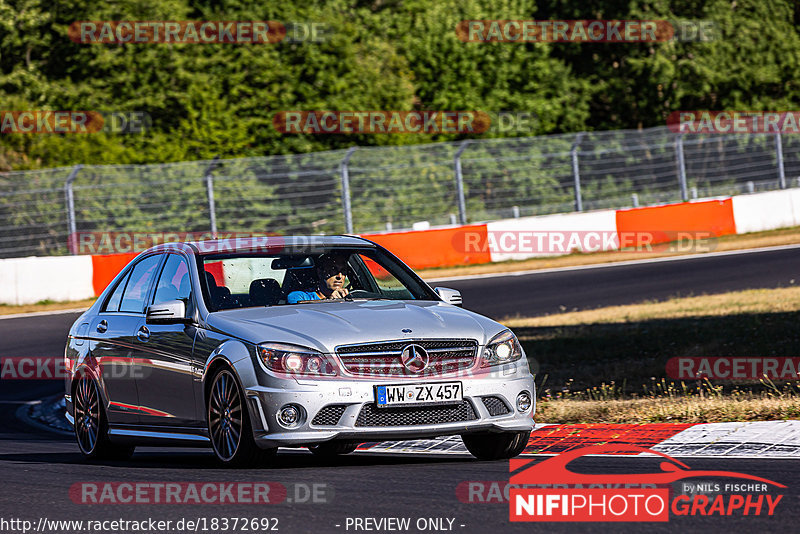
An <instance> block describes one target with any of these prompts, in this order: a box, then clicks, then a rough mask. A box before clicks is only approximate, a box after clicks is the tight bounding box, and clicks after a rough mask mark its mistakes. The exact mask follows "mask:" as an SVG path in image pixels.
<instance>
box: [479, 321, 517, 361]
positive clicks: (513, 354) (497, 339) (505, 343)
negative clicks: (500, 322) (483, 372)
mask: <svg viewBox="0 0 800 534" xmlns="http://www.w3.org/2000/svg"><path fill="white" fill-rule="evenodd" d="M520 358H522V346H521V345H520V344H519V340H517V336H515V335H514V333H513V332H511V330H504V331H503V332H500V333H499V334H497V335H496V336H494V337H493V338H492V339H491V340H490V341H489V343H487V344H486V347H485V348H484V349H483V355H482V356H481V367H490V366H492V365H502V364H504V363H509V362H514V361H517V360H519V359H520Z"/></svg>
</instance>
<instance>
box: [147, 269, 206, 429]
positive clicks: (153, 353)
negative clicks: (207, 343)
mask: <svg viewBox="0 0 800 534" xmlns="http://www.w3.org/2000/svg"><path fill="white" fill-rule="evenodd" d="M193 298H194V297H193V295H192V283H191V271H190V270H189V264H188V261H187V259H186V258H185V257H184V256H183V255H181V254H179V253H170V254H168V255H167V259H166V261H165V262H164V264H163V267H162V268H161V272H160V274H159V277H158V281H157V283H156V285H155V290H154V291H153V295H152V297H151V298H150V301H149V305H153V304H159V303H162V302H166V301H169V300H183V301H184V302H185V303H186V304H187V306H186V309H187V313H189V314H190V313H191V311H192V310H193ZM196 332H197V328H196V326H195V325H193V324H151V323H148V322H147V320H146V317H141V318H140V320H139V322H138V324H137V325H136V333H135V336H134V340H133V344H134V346H135V353H136V359H137V361H138V362H140V363H141V365H142V371H141V373H140V375H141V376H140V378H138V384H139V387H138V389H139V404H140V405H141V411H140V421H141V422H142V423H143V424H148V425H156V426H187V425H188V426H193V425H194V426H196V425H199V424H200V422H199V421H198V416H197V411H196V409H195V398H194V397H195V396H194V373H193V366H192V348H193V344H194V336H195V333H196Z"/></svg>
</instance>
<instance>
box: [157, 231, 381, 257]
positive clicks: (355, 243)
mask: <svg viewBox="0 0 800 534" xmlns="http://www.w3.org/2000/svg"><path fill="white" fill-rule="evenodd" d="M375 246H376V245H375V243H373V242H372V241H368V240H366V239H364V238H362V237H358V236H348V235H331V236H325V235H293V236H263V237H249V236H248V237H232V238H227V239H208V240H205V241H188V242H178V243H162V244H160V245H156V246H154V247H151V248H150V249H148V252H165V251H168V250H182V251H184V252H187V253H189V254H196V255H199V256H206V255H211V254H231V253H233V254H235V253H237V252H241V253H248V252H270V253H276V252H281V251H282V250H286V249H289V250H290V251H291V252H292V253H308V254H313V253H321V252H322V251H321V250H319V247H361V248H364V247H368V248H375Z"/></svg>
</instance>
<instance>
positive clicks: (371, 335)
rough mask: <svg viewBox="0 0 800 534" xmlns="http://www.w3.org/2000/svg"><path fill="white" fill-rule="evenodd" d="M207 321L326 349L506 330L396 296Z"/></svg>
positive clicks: (232, 331) (249, 337) (263, 338)
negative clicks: (394, 298) (355, 344)
mask: <svg viewBox="0 0 800 534" xmlns="http://www.w3.org/2000/svg"><path fill="white" fill-rule="evenodd" d="M207 322H208V324H209V326H210V327H211V328H213V329H215V330H219V331H221V332H223V333H225V334H227V335H230V336H233V337H237V338H239V339H244V340H246V341H250V342H251V343H263V342H278V343H293V344H296V345H303V346H306V347H311V348H315V349H317V350H319V351H322V352H327V353H332V352H333V351H334V347H336V346H338V345H348V344H352V343H365V342H372V341H388V340H396V339H420V338H469V339H475V340H477V341H478V343H479V344H480V345H484V344H486V342H487V341H488V340H489V339H490V338H491V337H492V336H494V335H496V334H497V333H499V332H501V331H503V330H505V328H506V327H504V326H503V325H501V324H500V323H498V322H496V321H493V320H491V319H489V318H487V317H484V316H482V315H478V314H477V313H474V312H471V311H468V310H464V309H462V308H458V307H456V306H453V305H451V304H446V303H443V302H433V301H399V300H392V301H387V300H373V301H354V302H344V301H341V302H320V303H308V304H295V305H285V306H271V307H266V308H246V309H239V310H226V311H220V312H215V313H211V314H209V315H208V318H207ZM403 330H411V332H403Z"/></svg>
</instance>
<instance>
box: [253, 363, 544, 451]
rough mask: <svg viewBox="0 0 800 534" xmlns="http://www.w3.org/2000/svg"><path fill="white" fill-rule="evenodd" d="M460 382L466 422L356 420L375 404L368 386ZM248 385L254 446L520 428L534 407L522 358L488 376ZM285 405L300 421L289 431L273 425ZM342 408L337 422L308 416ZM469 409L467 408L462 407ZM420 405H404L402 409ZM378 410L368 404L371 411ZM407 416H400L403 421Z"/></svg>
mask: <svg viewBox="0 0 800 534" xmlns="http://www.w3.org/2000/svg"><path fill="white" fill-rule="evenodd" d="M451 381H460V382H461V383H462V385H463V399H464V401H465V402H467V403H469V405H470V406H471V409H472V410H471V412H472V416H474V418H471V419H470V420H458V421H445V422H434V423H430V424H403V425H399V424H396V423H388V424H387V423H385V422H383V423H381V424H380V425H379V426H378V425H371V422H372V421H370V420H364V419H363V418H362V420H360V421H359V414H360V413H361V410H362V408H364V406H365V405H368V404H373V403H374V402H375V394H374V386H376V385H379V384H389V383H409V384H411V383H419V382H425V383H431V384H435V383H438V382H451ZM281 385H282V386H284V387H282V388H272V387H267V386H254V387H249V388H247V391H246V394H247V397H248V406H249V408H250V414H251V421H252V423H253V431H254V435H255V438H256V442H257V443H258V445H259V446H260V447H263V448H272V447H287V446H289V447H291V446H304V445H310V444H314V443H321V442H325V441H330V440H334V439H335V440H362V441H371V440H386V439H403V438H425V437H436V436H444V435H454V434H469V433H474V432H521V431H530V430H532V429H533V426H534V421H533V413H534V412H535V410H536V406H535V404H533V403H534V402H535V398H536V392H535V390H534V383H533V377H532V376H531V374H530V372H529V371H528V368H527V363H525V360H524V359H523V360H522V362H520V363H519V364H510V365H508V366H507V368H506V369H498V371H497V372H495V373H492V375H483V376H480V377H479V376H477V375H476V376H471V377H461V378H458V377H456V378H447V377H436V378H428V379H421V380H416V381H415V380H409V379H404V380H396V379H395V380H391V379H390V380H387V379H370V380H365V379H351V380H348V379H342V378H340V379H337V380H324V381H322V380H321V381H314V380H298V381H297V382H296V383H295V384H293V385H292V387H291V388H286V387H285V384H281ZM523 391H527V392H528V393H529V394H530V395H531V399H532V405H531V407H530V408H529V409H528V410H526V411H524V412H520V411H518V410H517V407H516V399H517V395H518V394H519V393H521V392H523ZM484 397H496V398H499V399H500V400H501V401H502V402H503V404H505V405H506V408H507V411H508V413H505V414H501V415H494V416H493V415H491V414H490V412H489V408H487V406H486V405H485V404H484V402H483V400H482V399H483V398H484ZM286 404H294V405H298V406H300V407H302V409H303V411H304V415H303V418H302V420H301V423H300V424H299V425H298V426H297V427H295V428H292V429H288V428H285V427H284V426H282V425H281V424H280V423H278V419H277V412H278V411H279V410H280V408H281V407H282V406H284V405H286ZM331 405H335V406H343V407H344V411H343V413H342V415H341V416H340V417H338V421H337V422H335V423H332V424H325V425H319V424H314V423H313V420H314V418H315V416H316V415H317V414H318V413H319V411H320V410H322V409H323V408H325V407H326V406H331ZM465 408H466V410H467V411H469V408H468V407H465ZM415 409H420V410H421V411H422V412H424V411H425V409H426V407H410V408H404V410H409V411H412V410H415ZM380 410H381V409H377V408H373V409H372V411H371V412H372V413H375V412H379V411H380ZM407 419H408V418H406V420H407Z"/></svg>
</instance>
